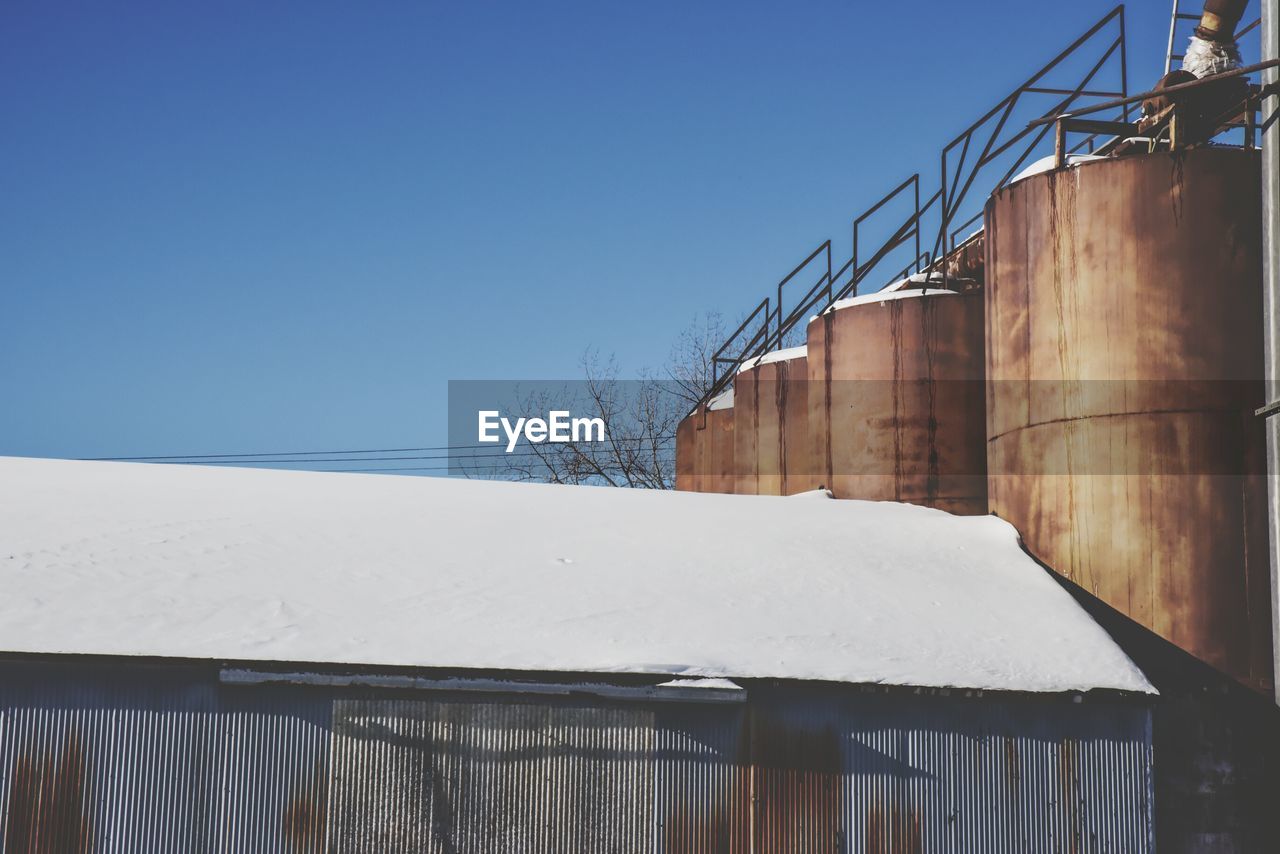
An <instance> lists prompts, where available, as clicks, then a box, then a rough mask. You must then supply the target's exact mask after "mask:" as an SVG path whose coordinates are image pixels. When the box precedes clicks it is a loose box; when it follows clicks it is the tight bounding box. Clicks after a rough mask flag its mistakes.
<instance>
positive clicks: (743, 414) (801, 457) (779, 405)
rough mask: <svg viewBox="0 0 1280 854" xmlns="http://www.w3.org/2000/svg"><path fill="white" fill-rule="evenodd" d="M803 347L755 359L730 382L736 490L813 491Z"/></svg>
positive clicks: (768, 492) (764, 492)
mask: <svg viewBox="0 0 1280 854" xmlns="http://www.w3.org/2000/svg"><path fill="white" fill-rule="evenodd" d="M805 354H806V348H804V347H794V348H790V349H786V350H776V351H774V352H771V353H766V354H765V355H763V356H760V357H759V358H757V359H753V360H751V361H749V362H747V364H746V365H745V366H744V367H743V368H742V370H740V371H739V372H738V373H737V375H736V376H735V377H734V379H733V410H734V424H733V440H734V455H733V462H734V468H735V470H736V472H737V478H736V485H735V491H736V492H737V493H738V494H740V495H792V494H794V493H797V492H804V491H805V490H807V489H814V488H816V487H817V486H818V481H815V480H814V479H813V475H814V469H813V465H812V464H811V462H810V460H809V450H810V448H811V446H812V441H811V439H810V437H809V430H808V420H809V418H808V416H809V398H808V393H807V391H806V387H807V382H806V381H807V379H808V376H807V368H806V363H807V360H806V358H805Z"/></svg>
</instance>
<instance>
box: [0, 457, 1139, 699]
mask: <svg viewBox="0 0 1280 854" xmlns="http://www.w3.org/2000/svg"><path fill="white" fill-rule="evenodd" d="M0 590H3V591H4V596H3V597H0V650H8V651H13V652H32V653H93V654H109V655H150V656H181V657H191V658H199V659H213V660H221V661H281V662H325V663H343V664H367V665H405V666H426V667H442V668H500V669H509V670H518V671H532V672H546V671H559V672H632V673H653V674H666V675H670V676H673V677H682V678H699V677H702V678H712V679H733V678H750V677H776V678H795V679H819V680H834V681H839V682H846V683H886V684H894V685H916V686H937V687H958V688H974V689H992V690H1001V689H1008V690H1018V691H1048V692H1061V691H1080V690H1088V689H1093V688H1111V689H1120V690H1127V691H1136V692H1151V691H1153V689H1152V688H1151V686H1150V684H1149V683H1148V682H1147V681H1146V679H1145V678H1144V677H1143V676H1142V674H1141V673H1140V672H1139V671H1138V669H1137V668H1136V667H1135V666H1134V665H1133V663H1132V662H1131V661H1130V660H1129V659H1128V658H1127V657H1126V656H1125V655H1124V653H1123V652H1122V651H1121V650H1120V649H1119V648H1118V647H1117V646H1116V645H1115V644H1114V643H1113V642H1112V640H1111V639H1110V637H1109V636H1108V635H1107V634H1106V633H1105V632H1104V631H1103V630H1102V629H1101V628H1100V627H1099V626H1098V625H1097V624H1096V623H1094V622H1093V621H1092V620H1091V619H1090V618H1089V617H1088V616H1087V615H1086V614H1085V613H1084V611H1082V610H1081V609H1080V608H1079V607H1078V606H1077V605H1076V603H1075V602H1074V600H1072V599H1071V597H1070V596H1069V595H1068V594H1067V593H1066V592H1065V591H1064V590H1062V588H1060V587H1059V586H1058V585H1057V584H1056V583H1055V582H1054V581H1053V580H1052V579H1051V578H1049V576H1048V574H1047V573H1046V572H1045V571H1044V570H1042V569H1041V568H1040V567H1038V566H1037V565H1036V564H1035V563H1034V562H1032V561H1031V560H1030V558H1028V557H1027V556H1026V555H1025V554H1024V553H1023V552H1022V551H1021V549H1020V548H1019V546H1018V540H1017V534H1016V533H1015V532H1014V530H1013V528H1011V527H1010V526H1009V525H1008V524H1006V523H1004V522H1002V521H1000V520H998V519H996V518H994V517H977V518H973V517H970V518H964V517H957V516H951V515H949V514H947V513H943V512H941V511H937V510H929V509H925V508H921V507H915V506H910V505H904V504H894V503H875V502H862V501H837V500H801V501H797V500H792V499H790V498H772V497H766V496H733V495H701V494H694V493H668V492H654V491H644V490H625V489H608V488H591V487H571V486H545V485H536V484H513V483H498V482H483V481H465V480H450V479H443V478H441V479H431V478H416V477H396V476H388V475H360V474H333V473H331V474H320V473H309V472H280V471H263V470H253V469H235V468H215V467H196V466H164V465H143V464H130V463H98V462H72V461H61V460H33V459H17V458H2V457H0Z"/></svg>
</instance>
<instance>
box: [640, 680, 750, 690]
mask: <svg viewBox="0 0 1280 854" xmlns="http://www.w3.org/2000/svg"><path fill="white" fill-rule="evenodd" d="M658 687H659V688H714V689H718V690H721V691H741V690H742V686H740V685H739V684H738V683H736V682H734V681H733V680H731V679H672V680H671V681H670V682H663V683H661V684H660V685H658Z"/></svg>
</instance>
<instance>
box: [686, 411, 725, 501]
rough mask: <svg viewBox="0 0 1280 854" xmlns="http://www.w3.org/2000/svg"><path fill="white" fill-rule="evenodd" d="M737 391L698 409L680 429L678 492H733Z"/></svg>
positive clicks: (687, 417)
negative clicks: (679, 490) (735, 396)
mask: <svg viewBox="0 0 1280 854" xmlns="http://www.w3.org/2000/svg"><path fill="white" fill-rule="evenodd" d="M733 481H734V468H733V392H732V391H729V392H726V393H724V394H721V395H719V396H718V397H716V398H713V399H712V400H711V401H710V402H708V403H707V404H706V405H705V406H700V407H698V408H697V409H696V410H695V411H694V412H692V413H690V414H689V415H688V416H686V417H685V419H684V420H683V421H681V422H680V424H679V425H678V426H677V427H676V489H682V490H685V491H688V492H733V485H734V484H733Z"/></svg>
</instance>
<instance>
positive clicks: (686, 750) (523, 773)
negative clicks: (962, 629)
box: [0, 665, 1152, 854]
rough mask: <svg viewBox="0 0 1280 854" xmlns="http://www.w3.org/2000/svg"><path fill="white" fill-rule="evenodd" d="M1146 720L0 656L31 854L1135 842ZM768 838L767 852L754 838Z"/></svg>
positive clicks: (1140, 830)
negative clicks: (269, 675)
mask: <svg viewBox="0 0 1280 854" xmlns="http://www.w3.org/2000/svg"><path fill="white" fill-rule="evenodd" d="M1150 743H1151V739H1150V731H1149V713H1148V712H1147V710H1146V709H1145V708H1144V707H1141V706H1138V705H1132V704H1125V703H1121V702H1099V701H1089V702H1085V703H1082V704H1071V703H1066V702H1063V701H1062V700H1060V699H1053V700H1036V699H1034V698H1011V697H992V696H987V697H984V698H962V697H944V696H937V695H932V694H922V695H919V696H916V695H910V694H905V693H903V692H892V693H882V692H874V693H872V692H862V691H856V690H852V689H840V690H837V689H830V690H801V689H799V688H795V687H791V688H777V687H769V686H752V687H751V689H750V700H749V702H748V703H747V704H745V705H734V704H718V705H706V706H692V705H681V704H639V703H635V704H629V703H620V702H610V701H604V700H598V699H592V698H588V697H578V698H574V699H564V698H558V699H552V698H546V699H543V698H533V697H530V696H528V695H501V696H491V697H485V698H480V697H475V698H473V697H471V696H459V695H450V696H438V695H425V694H422V693H408V692H401V693H398V694H388V693H386V692H383V693H381V694H377V693H374V692H369V691H365V692H360V691H356V690H352V689H321V688H295V687H282V686H251V687H244V686H239V687H233V686H225V685H220V684H218V683H217V682H216V671H212V670H196V669H190V670H186V671H174V670H171V669H170V670H166V669H161V668H151V669H146V668H110V669H106V668H98V669H89V668H71V667H66V666H54V665H49V666H40V667H34V666H16V665H4V666H0V804H2V805H3V812H2V813H0V822H2V823H3V824H2V826H0V838H2V839H3V850H4V852H6V854H17V852H29V851H42V852H43V851H57V852H73V851H74V852H79V851H103V852H125V851H129V852H134V851H147V852H151V851H180V852H188V851H191V852H199V851H226V852H244V851H288V852H315V851H338V852H373V851H377V852H388V851H431V852H491V851H565V852H578V851H593V852H594V851H602V852H611V851H617V852H633V851H659V852H737V851H746V850H754V851H757V852H762V851H763V852H845V851H849V852H875V854H887V852H936V851H946V852H952V851H955V852H969V851H972V852H993V851H1007V852H1018V854H1022V852H1040V851H1043V852H1058V851H1062V852H1067V851H1075V852H1126V854H1128V852H1143V851H1149V850H1150V849H1151V835H1152V834H1151V818H1150V817H1151V813H1152V804H1151V802H1150V791H1151V780H1150V776H1149V775H1150V769H1151V747H1150ZM753 843H754V844H753Z"/></svg>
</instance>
